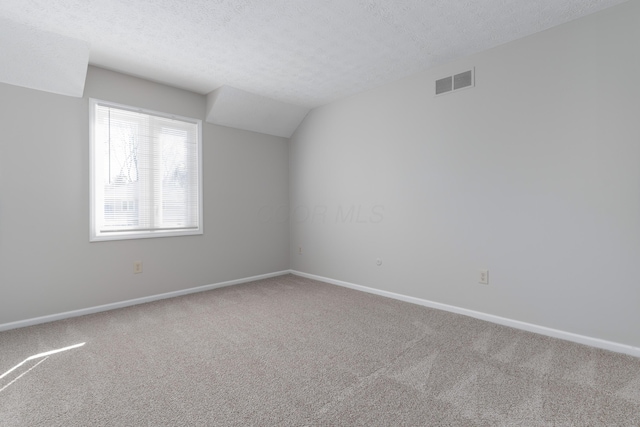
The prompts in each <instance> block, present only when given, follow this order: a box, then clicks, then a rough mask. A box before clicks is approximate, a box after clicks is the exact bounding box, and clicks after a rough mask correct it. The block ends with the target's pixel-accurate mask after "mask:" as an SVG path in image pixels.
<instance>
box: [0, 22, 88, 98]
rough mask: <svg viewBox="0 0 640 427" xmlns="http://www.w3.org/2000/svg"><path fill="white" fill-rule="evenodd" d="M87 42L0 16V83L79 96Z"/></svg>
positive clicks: (82, 84)
mask: <svg viewBox="0 0 640 427" xmlns="http://www.w3.org/2000/svg"><path fill="white" fill-rule="evenodd" d="M88 63H89V45H88V44H87V43H86V42H84V41H82V40H76V39H73V38H70V37H65V36H61V35H58V34H54V33H50V32H47V31H40V30H36V29H34V28H31V27H28V26H26V25H21V24H17V23H15V22H13V21H10V20H7V19H2V18H1V17H0V82H5V83H9V84H12V85H16V86H23V87H28V88H31V89H38V90H45V91H47V92H53V93H58V94H62V95H68V96H76V97H82V93H83V92H84V80H85V77H86V75H87V65H88Z"/></svg>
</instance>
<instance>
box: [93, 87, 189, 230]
mask: <svg viewBox="0 0 640 427" xmlns="http://www.w3.org/2000/svg"><path fill="white" fill-rule="evenodd" d="M89 106H90V127H91V149H90V152H91V167H90V169H91V171H90V173H91V235H90V239H89V240H90V241H92V242H93V241H100V240H120V239H138V238H148V237H167V236H184V235H191V234H202V121H201V120H197V119H190V118H186V117H178V116H173V115H170V114H164V113H158V112H154V111H148V110H143V109H139V108H134V107H128V106H125V105H118V104H113V103H110V102H105V101H99V100H96V99H91V100H90V101H89Z"/></svg>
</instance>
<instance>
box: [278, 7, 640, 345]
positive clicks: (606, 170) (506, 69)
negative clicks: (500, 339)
mask: <svg viewBox="0 0 640 427" xmlns="http://www.w3.org/2000/svg"><path fill="white" fill-rule="evenodd" d="M638 40H640V2H637V1H632V2H629V3H625V4H623V5H621V6H618V7H614V8H612V9H609V10H605V11H603V12H601V13H598V14H595V15H591V16H588V17H586V18H583V19H581V20H577V21H573V22H571V23H568V24H566V25H563V26H561V27H557V28H555V29H552V30H549V31H546V32H544V33H540V34H537V35H534V36H531V37H528V38H526V39H522V40H519V41H517V42H514V43H510V44H507V45H503V46H501V47H498V48H496V49H493V50H490V51H487V52H484V53H481V54H478V55H475V56H471V57H468V58H465V59H463V60H459V61H457V62H454V63H451V64H448V65H446V66H442V67H438V68H435V69H432V70H429V71H427V72H424V73H421V74H418V75H415V76H412V77H410V78H407V79H404V80H401V81H398V82H395V83H393V84H389V85H386V86H384V87H381V88H378V89H376V90H373V91H370V92H367V93H363V94H359V95H357V96H354V97H351V98H349V99H346V100H343V101H340V102H337V103H334V104H331V105H328V106H325V107H322V108H319V109H317V110H314V111H312V112H311V114H309V116H307V118H306V120H305V121H304V122H303V124H302V126H301V127H300V128H298V130H297V132H296V133H295V134H294V136H293V137H292V139H291V149H290V174H291V177H290V203H291V209H292V218H291V249H290V250H291V267H292V268H293V269H295V270H299V271H302V272H306V273H309V274H316V275H320V276H324V277H328V278H331V279H336V280H342V281H346V282H351V283H355V284H359V285H364V286H369V287H373V288H377V289H381V290H386V291H391V292H396V293H400V294H404V295H408V296H413V297H418V298H423V299H427V300H431V301H435V302H440V303H445V304H450V305H454V306H458V307H462V308H466V309H472V310H477V311H480V312H484V313H488V314H493V315H497V316H503V317H506V318H510V319H515V320H520V321H524V322H529V323H533V324H536V325H540V326H546V327H551V328H555V329H559V330H563V331H567V332H573V333H578V334H582V335H586V336H590V337H594V338H600V339H606V340H611V341H614V342H619V343H623V344H628V345H632V346H639V345H640V328H638V325H640V279H639V277H640V276H639V274H638V269H639V267H640V84H638V82H639V81H640V80H639V76H640V53H639V51H638V47H637V41H638ZM473 66H475V67H476V73H477V74H476V77H477V86H476V87H475V88H473V89H469V90H463V91H460V92H457V93H452V94H448V95H445V96H441V97H434V96H433V92H434V81H435V80H436V79H437V78H441V77H444V76H447V75H451V74H454V73H457V72H461V71H466V70H467V69H469V68H470V67H473ZM352 208H353V210H352V211H351V213H352V214H351V216H350V215H349V210H350V209H352ZM358 210H359V215H358ZM381 213H382V215H380V214H381ZM300 246H302V248H303V250H302V254H301V255H300V254H298V248H299V247H300ZM378 257H379V258H381V259H382V261H383V264H382V265H381V266H380V267H378V266H376V264H375V259H376V258H378ZM482 268H488V269H489V270H490V284H489V285H488V286H483V285H480V284H478V272H479V270H480V269H482Z"/></svg>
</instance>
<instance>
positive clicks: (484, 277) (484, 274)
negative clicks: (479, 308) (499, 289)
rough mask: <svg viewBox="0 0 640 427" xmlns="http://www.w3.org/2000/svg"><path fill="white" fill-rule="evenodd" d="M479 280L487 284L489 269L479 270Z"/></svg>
mask: <svg viewBox="0 0 640 427" xmlns="http://www.w3.org/2000/svg"><path fill="white" fill-rule="evenodd" d="M478 279H479V280H478V281H479V282H480V283H481V284H483V285H488V284H489V270H480V277H479V278H478Z"/></svg>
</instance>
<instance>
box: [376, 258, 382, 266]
mask: <svg viewBox="0 0 640 427" xmlns="http://www.w3.org/2000/svg"><path fill="white" fill-rule="evenodd" d="M376 265H377V266H381V265H382V260H381V259H380V258H377V259H376Z"/></svg>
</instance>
